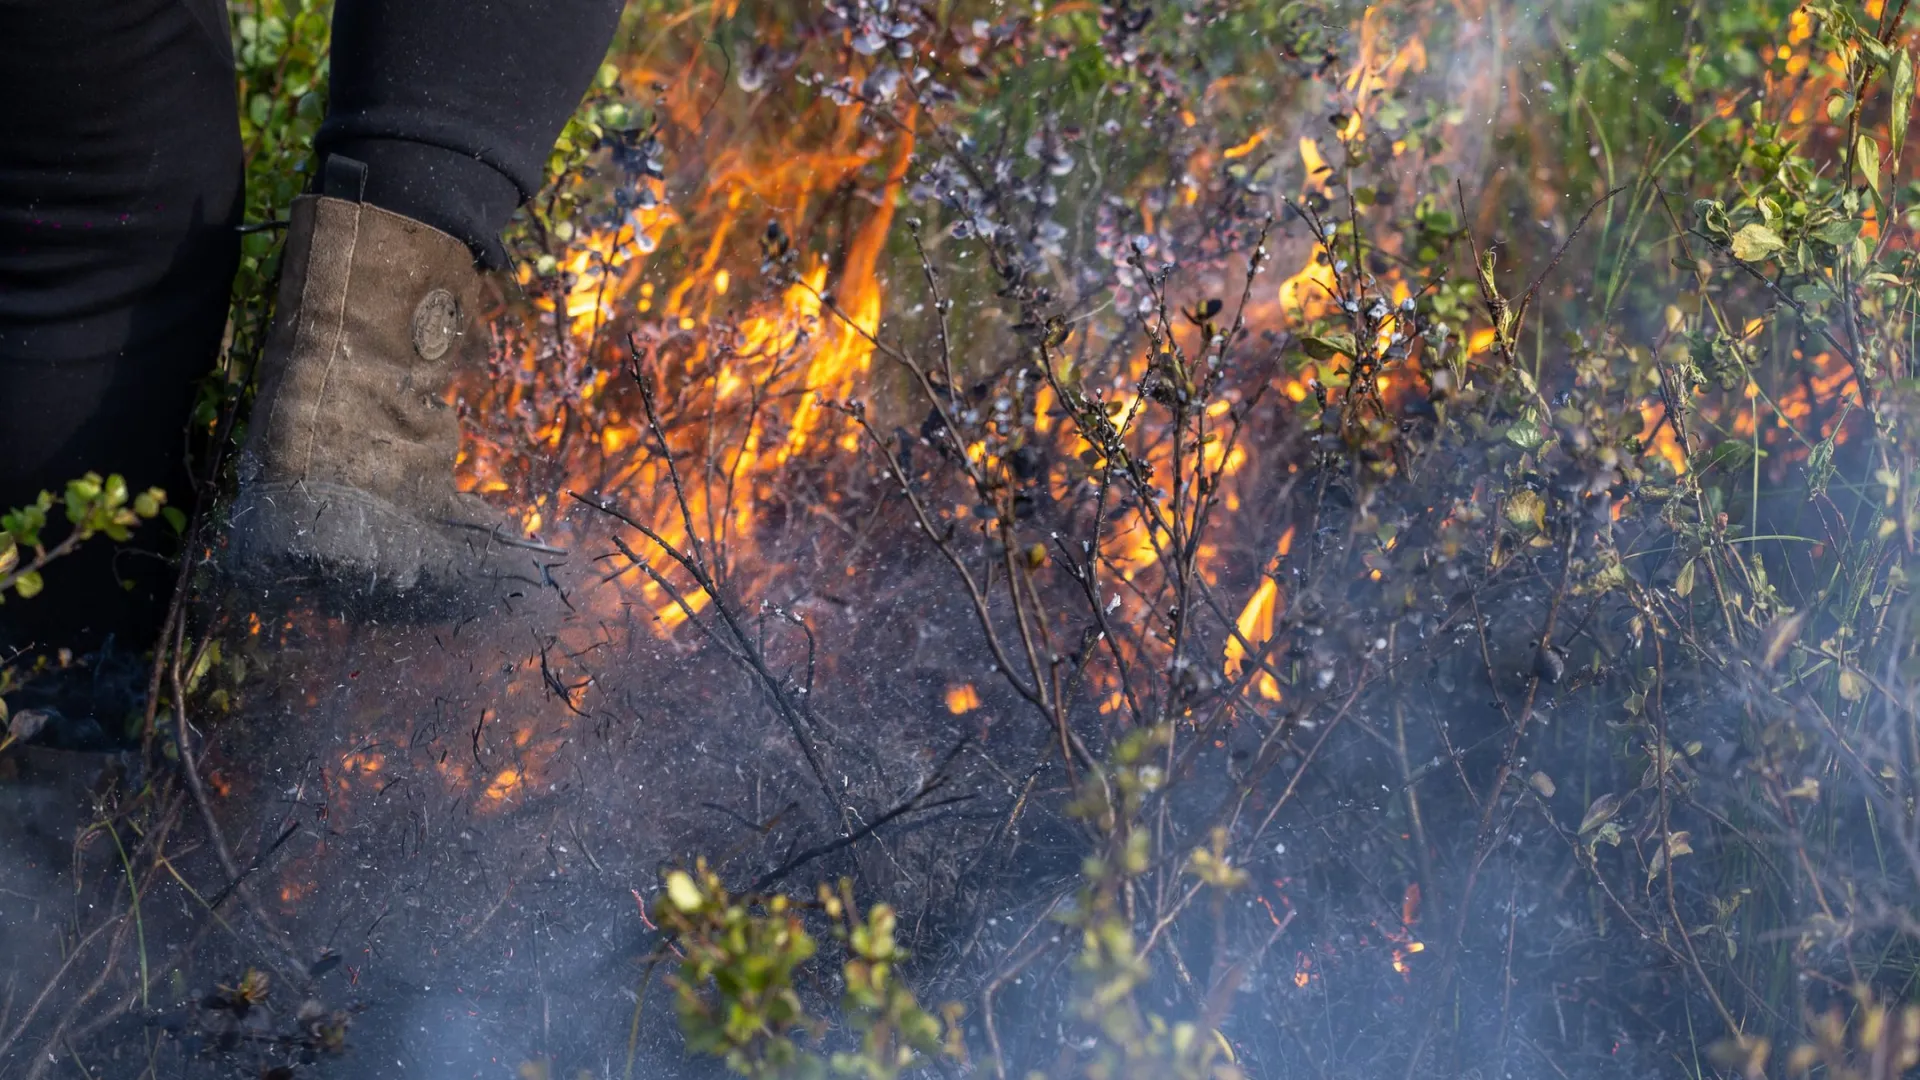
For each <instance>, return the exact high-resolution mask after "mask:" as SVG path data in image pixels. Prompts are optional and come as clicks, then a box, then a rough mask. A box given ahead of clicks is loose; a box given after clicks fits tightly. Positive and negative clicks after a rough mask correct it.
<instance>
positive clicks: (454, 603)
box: [226, 482, 538, 622]
mask: <svg viewBox="0 0 1920 1080" xmlns="http://www.w3.org/2000/svg"><path fill="white" fill-rule="evenodd" d="M228 521H229V523H230V532H229V534H228V543H227V558H226V563H227V570H228V572H229V575H230V576H231V577H232V578H233V579H234V580H235V581H236V582H237V583H238V584H240V585H241V586H242V587H243V588H245V589H247V591H249V592H252V593H255V594H256V595H257V596H258V597H259V598H260V599H265V600H275V599H278V600H280V601H282V602H283V603H287V604H293V603H295V602H298V601H305V602H308V603H312V604H313V605H315V606H317V607H319V608H320V609H322V610H324V611H326V612H327V613H329V614H340V615H347V616H350V617H356V618H381V619H386V620H389V621H407V622H413V621H434V620H440V619H446V618H462V617H468V616H472V615H478V614H482V613H484V612H485V611H487V610H488V609H490V608H492V607H494V606H495V605H497V604H499V603H501V602H503V601H506V600H509V599H511V598H513V597H514V596H516V595H521V594H524V593H525V592H526V591H528V590H529V588H531V587H533V586H535V585H537V584H538V582H537V581H536V579H535V578H534V577H533V576H532V571H533V570H534V568H533V567H531V566H529V567H528V568H527V569H526V570H521V569H520V568H519V567H518V565H517V561H514V560H511V559H510V557H509V553H510V552H513V551H514V550H515V549H513V548H512V547H509V546H507V545H502V544H496V543H494V542H493V539H492V537H491V536H490V535H489V533H488V532H486V531H485V530H484V529H463V528H461V527H460V526H457V525H452V524H449V523H445V522H430V521H426V520H424V519H422V518H421V517H419V516H418V515H416V514H412V513H408V512H406V511H403V510H401V509H399V508H398V507H396V506H394V505H393V504H392V503H389V502H387V501H386V500H385V499H381V498H379V497H377V496H374V495H370V494H368V493H367V492H365V491H361V490H359V489H357V488H350V487H344V486H342V485H338V484H328V483H312V482H308V483H299V484H289V483H257V484H251V485H248V486H246V488H245V489H243V490H242V491H241V493H240V495H239V497H238V498H237V499H236V501H235V503H234V506H233V510H232V512H231V514H230V515H229V517H228ZM522 554H524V553H522Z"/></svg>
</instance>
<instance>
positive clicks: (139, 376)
mask: <svg viewBox="0 0 1920 1080" xmlns="http://www.w3.org/2000/svg"><path fill="white" fill-rule="evenodd" d="M229 50H230V46H229V38H228V32H227V18H226V11H225V8H224V5H223V3H222V0H17V2H7V3H0V102H5V103H6V104H5V107H4V108H0V507H13V506H17V505H19V504H21V503H23V502H26V501H29V500H31V499H32V498H33V497H34V496H35V495H37V494H38V493H39V492H40V491H41V490H43V489H45V490H50V491H52V492H53V493H54V495H55V497H56V498H58V497H59V495H60V493H61V490H62V488H63V487H64V485H65V483H66V481H67V480H69V479H72V478H73V477H75V476H77V475H78V474H80V473H83V472H86V471H88V470H93V471H97V472H99V473H101V474H103V475H104V474H107V473H112V472H118V473H121V474H123V475H125V476H126V478H127V480H128V482H129V483H130V484H132V485H133V486H134V487H135V489H136V490H138V489H141V488H145V487H147V486H149V485H155V484H157V485H160V486H162V487H165V488H166V489H167V491H168V493H169V494H170V495H171V497H172V498H173V499H174V500H176V501H177V502H186V503H188V504H189V505H190V504H191V499H192V495H191V493H190V492H189V491H188V490H187V488H188V484H187V479H186V475H185V470H184V468H183V467H182V465H181V461H182V446H183V442H182V436H183V426H184V420H185V418H186V415H187V412H188V410H189V409H190V408H191V405H192V398H193V393H194V382H195V380H196V379H197V378H198V377H199V376H201V375H203V374H205V373H206V372H207V370H208V369H209V368H210V366H211V362H212V358H213V356H214V352H215V350H216V349H217V348H218V347H219V342H220V334H221V329H222V327H223V325H224V323H225V319H226V310H227V295H228V287H229V285H230V283H231V281H232V278H233V271H234V265H235V260H236V258H237V256H238V252H239V246H238V236H237V234H236V233H235V232H234V228H233V227H234V226H235V225H236V224H237V223H238V219H239V213H240V208H241V151H240V137H239V132H238V128H237V126H236V123H235V101H234V85H233V62H232V56H231V52H230V51H229ZM54 519H55V521H59V520H60V515H59V514H58V513H57V512H56V513H55V515H54ZM166 531H167V530H166V527H165V526H164V525H163V524H160V523H152V524H148V525H146V526H144V527H143V528H142V529H140V530H138V531H137V532H136V533H135V535H134V539H133V541H132V543H130V544H127V545H115V544H113V543H112V542H110V541H108V540H106V539H105V538H101V539H99V540H96V541H95V542H93V543H92V544H89V545H88V546H87V547H86V548H84V549H82V552H81V554H78V555H76V556H73V557H72V558H69V559H67V560H64V561H63V562H61V563H59V564H57V565H56V566H54V567H53V568H52V569H51V570H50V571H49V573H48V574H47V575H46V581H47V588H46V592H45V594H44V595H42V596H39V597H36V598H34V599H32V600H20V599H18V598H9V599H8V600H7V602H6V603H5V604H4V605H0V656H4V655H5V653H6V652H8V651H11V649H13V648H20V647H24V646H26V645H29V644H34V643H38V644H51V645H59V646H69V647H73V648H76V649H79V650H85V649H89V648H91V647H92V646H93V645H94V644H96V643H97V642H98V641H99V640H100V639H101V638H102V637H103V636H104V635H105V634H107V633H117V634H119V635H120V636H121V637H122V638H129V637H131V638H139V637H141V636H142V635H143V634H145V635H148V636H150V635H151V632H152V628H153V627H154V626H156V625H157V621H158V619H159V617H160V616H161V614H163V612H164V604H165V601H166V597H167V593H168V589H169V586H170V585H171V583H172V581H173V577H174V571H173V568H172V567H170V566H168V565H167V564H166V563H165V562H163V561H162V559H161V555H162V553H163V552H166V550H167V548H168V546H169V545H168V544H167V543H165V540H166V537H165V535H164V534H165V533H166ZM123 582H130V583H132V585H133V588H132V589H131V591H129V590H127V589H125V588H123V587H122V584H123ZM129 644H130V645H131V647H133V648H136V649H138V648H142V647H144V646H145V645H146V644H147V643H146V642H145V641H138V642H130V643H129Z"/></svg>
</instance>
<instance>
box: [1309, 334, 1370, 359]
mask: <svg viewBox="0 0 1920 1080" xmlns="http://www.w3.org/2000/svg"><path fill="white" fill-rule="evenodd" d="M1300 348H1301V349H1303V350H1305V351H1306V354H1307V355H1308V356H1311V357H1313V358H1314V359H1315V360H1331V359H1333V358H1334V357H1336V356H1353V357H1357V356H1359V355H1360V347H1359V346H1358V345H1357V344H1355V343H1354V340H1353V335H1352V334H1324V335H1321V334H1310V335H1308V336H1306V337H1303V338H1301V339H1300Z"/></svg>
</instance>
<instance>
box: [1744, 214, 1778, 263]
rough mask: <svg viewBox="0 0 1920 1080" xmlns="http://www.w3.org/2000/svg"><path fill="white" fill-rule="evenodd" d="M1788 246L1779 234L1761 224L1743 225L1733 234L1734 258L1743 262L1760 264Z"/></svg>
mask: <svg viewBox="0 0 1920 1080" xmlns="http://www.w3.org/2000/svg"><path fill="white" fill-rule="evenodd" d="M1786 246H1787V242H1786V241H1785V240H1782V239H1780V234H1779V233H1776V232H1774V231H1773V230H1772V229H1769V228H1767V227H1766V226H1765V225H1762V224H1760V223H1759V222H1754V223H1753V224H1751V225H1743V226H1741V228H1740V231H1739V232H1737V233H1734V234H1733V257H1734V258H1736V259H1739V260H1740V261H1741V262H1759V261H1760V260H1761V259H1764V258H1766V257H1767V256H1769V255H1771V254H1773V253H1774V252H1776V251H1779V250H1781V249H1783V248H1785V247H1786Z"/></svg>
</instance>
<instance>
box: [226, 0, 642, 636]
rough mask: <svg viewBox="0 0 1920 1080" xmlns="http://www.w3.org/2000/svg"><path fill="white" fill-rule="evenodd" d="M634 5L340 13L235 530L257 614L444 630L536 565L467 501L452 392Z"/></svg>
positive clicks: (243, 468) (400, 3) (496, 522)
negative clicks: (292, 604) (515, 229)
mask: <svg viewBox="0 0 1920 1080" xmlns="http://www.w3.org/2000/svg"><path fill="white" fill-rule="evenodd" d="M621 7H622V4H621V3H620V0H339V3H338V5H337V6H336V7H335V9H334V36H333V47H332V54H331V55H332V87H331V94H332V100H331V101H330V102H329V104H328V111H327V118H326V120H325V121H324V122H323V123H322V125H321V128H320V134H319V137H318V139H317V140H316V146H315V149H316V151H317V152H318V154H319V156H320V170H319V183H318V186H317V189H316V191H315V193H314V194H312V195H308V196H303V197H302V198H301V199H299V200H297V201H296V202H295V204H294V207H293V210H292V214H291V223H290V225H289V228H288V235H287V254H286V257H285V260H284V262H283V265H282V272H281V283H280V300H279V304H278V307H277V310H276V315H275V325H274V330H273V333H272V334H271V335H270V337H269V339H268V342H267V351H266V355H265V357H264V358H263V360H262V364H261V379H260V391H259V394H258V396H257V397H256V399H255V403H254V408H253V416H252V417H251V418H250V420H249V426H248V434H247V444H246V446H245V447H244V448H243V450H242V452H241V455H240V461H239V474H240V493H239V497H238V499H237V500H236V501H235V505H234V507H233V511H232V517H231V521H232V530H231V532H230V534H229V548H228V552H229V557H230V565H231V566H232V567H233V568H234V570H235V573H236V577H237V578H238V580H240V581H241V582H242V583H243V585H246V586H248V587H250V589H251V590H252V591H253V599H254V600H256V601H260V602H267V603H272V602H273V600H274V597H275V595H276V594H279V595H281V596H285V595H286V594H288V593H289V592H292V591H300V592H302V593H303V594H304V595H306V596H307V597H309V598H310V599H312V600H314V601H317V602H319V603H321V604H322V605H324V606H327V607H332V608H340V609H344V610H346V611H348V612H349V613H369V614H371V613H379V614H383V615H386V616H389V617H396V618H402V617H404V618H418V617H434V616H437V615H439V614H441V613H444V612H446V611H447V609H448V605H449V604H451V606H452V607H454V608H456V609H466V610H471V609H472V608H473V606H474V605H476V604H478V605H481V606H484V605H485V604H487V603H489V602H491V601H492V600H494V599H498V598H501V597H502V595H503V592H505V593H507V594H510V593H511V592H512V591H517V590H518V588H519V586H518V585H515V584H512V582H513V580H514V579H519V580H529V579H528V577H527V575H529V574H530V573H533V572H534V571H533V568H532V565H531V562H530V557H529V556H528V553H527V552H526V551H525V550H524V549H525V548H526V547H527V546H529V544H528V542H527V541H525V540H523V539H521V538H519V537H518V536H517V535H516V533H517V530H515V529H514V528H512V527H511V525H510V524H509V523H507V522H505V521H503V520H501V518H500V517H499V515H498V514H497V513H496V512H494V511H492V510H490V509H488V508H487V506H486V505H485V504H484V503H483V502H481V501H480V500H479V499H477V498H474V497H469V496H461V495H458V494H456V493H455V491H454V489H453V463H454V456H455V453H456V451H457V449H458V445H459V425H458V423H457V422H456V421H455V419H454V417H453V415H452V412H451V410H450V409H449V408H448V407H447V403H446V400H445V399H446V394H447V391H448V388H449V386H450V383H451V379H452V372H453V369H454V367H455V365H456V363H457V362H459V361H460V359H461V358H462V357H463V356H468V357H471V356H474V355H476V354H478V353H481V352H483V351H484V350H485V348H486V343H487V340H488V336H487V334H486V333H485V331H484V328H483V327H482V326H481V325H480V323H479V320H478V314H479V305H480V295H481V289H480V278H479V274H478V272H477V271H476V269H475V262H476V261H478V262H480V263H482V264H487V265H493V266H499V265H501V264H502V263H503V262H504V259H503V258H502V255H503V253H502V252H501V250H500V242H499V234H500V230H501V229H502V228H503V227H504V226H505V225H506V223H507V219H508V218H509V217H510V216H511V215H512V213H513V211H514V210H515V208H517V207H518V206H519V205H520V203H521V202H523V201H524V200H526V199H528V198H530V197H532V195H533V194H534V193H535V192H536V191H537V190H538V189H539V188H540V186H541V185H542V183H543V182H544V180H545V177H544V170H545V164H546V160H547V157H548V155H549V153H550V152H551V151H552V149H553V143H554V139H555V138H556V137H557V136H558V135H559V134H560V131H561V129H562V128H563V127H564V126H565V124H566V120H567V117H568V116H569V115H570V114H571V113H572V111H573V109H574V108H575V107H576V106H577V105H578V103H579V99H580V95H581V94H582V93H583V92H584V91H585V90H586V88H587V86H588V84H589V82H590V81H591V79H592V77H593V74H594V72H595V70H596V69H597V68H598V66H599V63H600V61H601V59H602V57H603V55H604V54H605V52H606V48H607V43H608V41H609V39H610V38H611V36H612V33H613V30H614V27H615V26H616V25H617V23H618V21H619V14H620V9H621ZM533 546H537V545H533ZM546 550H548V551H551V549H546ZM532 580H537V578H535V579H532Z"/></svg>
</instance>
